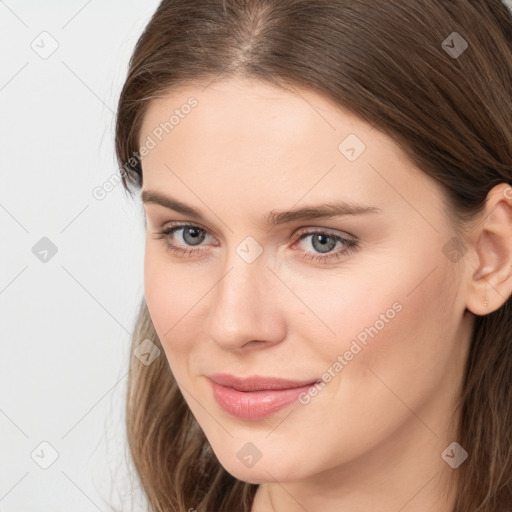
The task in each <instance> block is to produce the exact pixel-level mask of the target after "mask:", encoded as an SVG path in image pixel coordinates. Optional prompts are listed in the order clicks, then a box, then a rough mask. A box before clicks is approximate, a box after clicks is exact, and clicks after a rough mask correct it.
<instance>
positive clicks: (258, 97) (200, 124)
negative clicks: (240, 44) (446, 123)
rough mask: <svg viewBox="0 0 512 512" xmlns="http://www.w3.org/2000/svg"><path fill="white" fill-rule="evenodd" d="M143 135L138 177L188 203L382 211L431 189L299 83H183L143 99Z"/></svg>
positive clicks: (388, 143)
mask: <svg viewBox="0 0 512 512" xmlns="http://www.w3.org/2000/svg"><path fill="white" fill-rule="evenodd" d="M191 105H193V106H191ZM148 138H151V139H153V140H154V142H155V145H154V147H153V148H152V149H151V150H150V151H149V153H148V154H147V155H146V156H145V157H144V158H143V160H142V167H143V175H144V182H145V183H147V184H148V187H150V188H152V189H155V188H157V189H160V190H164V191H165V190H168V191H171V190H175V189H176V188H179V190H180V194H181V193H183V194H185V195H187V196H188V197H189V198H190V199H191V200H192V201H193V202H195V203H196V204H198V203H197V197H200V194H199V193H201V194H203V195H204V197H211V196H212V193H213V192H215V191H218V192H219V194H217V195H218V196H219V198H220V199H221V200H226V199H228V197H227V195H229V194H230V193H231V195H232V197H229V200H230V201H234V202H235V203H238V205H239V206H240V207H242V208H249V207H250V204H251V199H252V198H253V196H254V195H255V194H256V195H257V196H258V201H257V202H256V203H253V206H255V207H257V208H259V210H261V207H263V206H264V205H265V204H268V206H269V208H268V210H271V209H272V207H274V206H275V205H276V204H280V205H283V206H291V204H295V203H296V202H297V201H301V202H302V203H304V204H307V203H308V202H309V201H311V202H317V201H320V200H322V201H323V200H326V199H327V200H335V199H336V200H337V199H344V200H347V201H355V202H357V201H360V202H362V203H366V204H368V203H369V202H373V204H374V205H375V206H377V207H380V208H386V206H390V205H391V204H393V203H396V202H397V200H400V199H399V198H400V196H402V197H403V196H408V201H409V202H412V203H415V204H416V203H421V202H422V200H423V199H424V198H425V197H426V198H427V199H428V196H429V193H430V194H434V195H438V190H437V189H436V188H435V186H434V182H433V180H431V179H430V178H429V177H428V176H427V175H426V174H424V173H423V172H421V171H420V170H419V169H417V168H415V167H414V165H413V164H412V162H410V161H409V160H408V159H407V157H406V156H405V154H404V153H403V151H402V150H401V149H400V148H399V146H398V145H397V144H396V143H394V141H393V140H392V139H391V138H390V137H388V136H387V135H386V134H384V133H383V132H381V131H379V130H378V129H376V128H374V127H373V126H371V125H370V124H368V123H366V122H364V121H363V120H361V119H360V118H358V117H357V116H355V115H354V114H353V113H351V112H350V111H348V110H346V109H344V108H342V107H340V106H339V105H337V104H335V103H333V102H332V101H330V100H329V99H327V98H325V97H324V96H322V95H320V94H317V93H315V92H312V91H309V90H305V89H300V88H294V89H293V90H285V89H282V88H278V87H275V86H272V85H269V84H264V83H261V82H257V81H247V80H235V79H231V80H223V81H214V82H213V83H210V84H209V85H208V86H207V87H205V85H204V84H200V83H197V84H190V85H188V86H182V87H180V88H178V89H174V90H172V91H170V92H168V93H167V94H166V95H165V96H163V97H162V98H159V99H155V100H153V101H152V102H151V103H150V105H149V108H148V109H147V112H146V115H145V118H144V121H143V125H142V129H141V131H140V137H139V143H140V145H144V144H145V142H146V141H147V140H148ZM187 189H188V190H187ZM194 193H195V195H196V198H194ZM173 195H175V194H173ZM429 200H431V198H430V199H429ZM283 201H284V202H285V203H286V204H283ZM402 202H404V200H403V199H402ZM402 206H403V205H402ZM409 208H410V205H409Z"/></svg>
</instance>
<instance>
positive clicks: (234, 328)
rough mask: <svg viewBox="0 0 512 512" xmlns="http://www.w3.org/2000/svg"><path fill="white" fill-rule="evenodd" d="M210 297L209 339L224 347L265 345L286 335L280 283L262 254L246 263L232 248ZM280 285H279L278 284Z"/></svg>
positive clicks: (282, 287) (227, 348) (237, 347)
mask: <svg viewBox="0 0 512 512" xmlns="http://www.w3.org/2000/svg"><path fill="white" fill-rule="evenodd" d="M231 256H232V257H230V258H228V260H227V262H226V266H225V267H224V268H223V270H224V272H223V276H224V277H223V278H222V279H221V280H220V281H219V282H218V283H217V285H216V286H215V288H214V290H212V296H211V301H212V302H211V304H212V306H211V312H210V316H209V324H208V329H209V335H210V338H211V339H212V340H213V341H214V342H215V343H216V344H217V345H218V346H219V347H222V348H223V349H225V350H238V349H241V348H246V347H248V346H249V345H250V346H251V347H253V348H258V347H261V348H263V347H269V346H271V345H274V344H276V343H279V342H280V341H282V340H283V339H284V338H285V336H286V322H285V314H284V311H283V304H284V301H283V298H284V295H283V293H284V291H285V290H284V288H285V287H284V286H283V284H282V283H281V282H280V281H279V279H277V278H276V277H275V275H274V273H273V272H272V271H271V270H270V269H269V268H268V267H267V263H266V260H265V258H264V257H263V255H261V256H260V257H259V258H257V259H256V260H255V261H253V262H252V263H247V262H246V261H244V260H243V259H242V258H241V257H239V256H238V254H236V252H235V251H234V250H233V252H232V255H231ZM279 285H280V286H279Z"/></svg>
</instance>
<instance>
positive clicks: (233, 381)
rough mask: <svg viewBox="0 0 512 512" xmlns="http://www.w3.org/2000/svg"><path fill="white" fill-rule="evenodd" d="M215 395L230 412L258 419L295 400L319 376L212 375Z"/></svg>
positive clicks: (211, 382) (217, 400)
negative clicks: (288, 377)
mask: <svg viewBox="0 0 512 512" xmlns="http://www.w3.org/2000/svg"><path fill="white" fill-rule="evenodd" d="M209 382H210V385H211V389H212V394H213V398H214V399H215V401H216V402H217V404H218V405H219V406H220V407H221V408H222V409H223V410H224V411H225V412H227V413H228V414H230V415H231V416H234V417H236V418H240V419H244V420H259V419H263V418H266V417H268V416H271V415H272V414H274V413H276V412H277V411H279V410H281V409H283V408H284V407H286V406H288V405H291V404H292V403H293V402H296V401H297V399H298V397H299V395H300V394H301V393H305V392H307V391H308V389H309V388H310V386H312V385H313V384H315V383H316V382H320V381H319V380H318V379H315V380H307V381H297V380H288V379H277V378H273V377H249V378H245V379H242V378H240V377H235V376H233V375H226V374H216V375H210V376H209Z"/></svg>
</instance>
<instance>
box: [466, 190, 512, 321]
mask: <svg viewBox="0 0 512 512" xmlns="http://www.w3.org/2000/svg"><path fill="white" fill-rule="evenodd" d="M468 237H469V244H470V246H469V247H468V254H467V259H466V263H467V265H468V269H467V270H468V274H469V276H470V277H469V279H468V289H467V295H466V308H467V309H468V310H469V311H471V312H472V313H474V314H475V315H487V314H488V313H492V312H493V311H495V310H497V309H499V308H500V307H501V306H502V305H503V304H504V303H505V302H506V301H507V299H508V298H509V297H510V296H511V295H512V186H510V185H508V184H507V183H500V184H499V185H496V186H495V187H493V188H492V189H491V190H490V191H489V193H488V194H487V198H486V204H485V208H484V210H483V212H482V214H481V216H480V218H479V220H478V223H477V225H476V227H474V228H473V230H472V231H471V233H470V235H469V236H468Z"/></svg>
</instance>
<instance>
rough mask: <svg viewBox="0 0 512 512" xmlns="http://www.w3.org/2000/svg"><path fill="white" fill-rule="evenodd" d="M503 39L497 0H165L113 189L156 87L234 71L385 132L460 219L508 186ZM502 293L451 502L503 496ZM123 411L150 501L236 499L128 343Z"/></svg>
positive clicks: (480, 337) (476, 507) (127, 186)
mask: <svg viewBox="0 0 512 512" xmlns="http://www.w3.org/2000/svg"><path fill="white" fill-rule="evenodd" d="M454 32H457V34H458V35H459V36H460V37H461V38H463V39H464V40H465V41H466V42H467V45H468V47H467V48H466V50H465V51H464V52H463V53H462V54H460V55H454V54H450V52H449V51H447V50H448V48H447V46H449V47H452V48H453V47H454V44H453V42H451V41H453V37H456V36H454V35H453V33H454ZM449 36H450V37H452V39H451V40H450V39H447V38H449ZM444 41H450V44H447V43H443V42H444ZM459 41H460V39H459ZM511 46H512V19H511V17H510V14H509V12H508V11H507V8H506V7H505V6H504V5H503V4H502V3H501V2H500V1H499V0H279V1H277V0H164V1H162V2H161V3H160V4H159V6H158V8H157V10H156V12H155V13H154V15H153V16H152V18H151V19H150V21H149V22H148V24H147V25H146V27H145V29H144V31H143V33H142V35H141V36H140V38H139V40H138V42H137V44H136V46H135V49H134V52H133V55H132V57H131V60H130V62H129V69H128V73H127V78H126V81H125V83H124V87H123V89H122V92H121V95H120V98H119V104H118V111H117V120H116V134H115V144H116V156H117V160H118V164H119V169H120V174H121V179H122V185H123V188H124V190H125V192H129V193H130V195H131V194H132V193H133V191H134V190H137V189H140V187H141V186H142V178H143V172H142V171H143V169H142V157H141V155H139V147H138V144H139V143H138V137H139V134H140V128H141V123H142V120H143V118H144V115H145V113H146V111H147V108H148V105H149V104H150V102H151V101H152V100H153V99H154V98H157V97H161V96H163V95H165V94H166V93H168V92H170V91H171V90H172V89H173V88H175V87H177V86H181V85H186V84H187V83H192V82H194V81H197V80H204V81H207V80H209V79H211V80H213V79H215V78H218V77H230V76H233V77H234V76H241V77H248V78H252V79H258V80H261V81H264V82H267V83H269V84H272V85H276V86H279V87H283V88H290V87H292V88H293V86H300V87H305V88H308V89H309V90H312V91H314V92H317V93H319V94H322V95H324V96H325V97H327V98H329V99H332V100H334V101H335V102H337V103H338V104H339V105H340V106H342V107H344V108H346V109H348V110H349V111H351V112H353V113H354V114H356V115H357V116H359V117H360V118H361V119H362V120H364V121H366V122H368V123H370V124H371V125H373V126H375V127H377V128H378V129H380V130H382V131H383V132H385V133H386V134H387V135H389V136H390V137H391V138H392V139H393V140H394V141H396V143H397V144H399V146H400V147H401V148H402V149H403V151H404V152H405V153H406V154H407V156H408V157H409V158H410V159H411V160H412V161H413V162H414V163H415V164H416V165H417V166H418V167H419V168H420V169H422V170H423V172H425V173H427V174H428V175H429V176H431V177H432V178H434V179H435V180H438V181H439V182H440V183H441V184H442V185H443V190H445V191H446V199H445V200H446V206H447V211H448V212H449V215H450V218H451V219H452V220H453V221H454V226H456V227H457V229H458V228H460V229H461V231H463V227H464V222H465V221H467V220H472V219H474V218H475V216H476V215H477V214H479V213H481V211H482V208H483V207H484V206H485V199H486V195H487V193H488V192H489V190H490V189H491V188H492V187H493V186H495V185H497V184H499V183H502V182H506V183H509V184H510V183H512V105H511V103H512V48H511ZM461 236H463V234H462V235H461ZM511 300H512V299H511V297H509V298H508V300H507V301H506V302H505V303H504V304H503V306H502V307H501V308H499V309H498V310H496V311H494V312H492V313H490V314H488V315H485V316H476V317H475V324H474V331H473V334H472V339H471V346H470V352H469V355H468V359H467V363H466V369H465V375H464V379H463V382H462V383H461V393H460V402H459V406H458V409H457V411H456V412H457V414H458V415H459V416H460V421H459V423H458V424H459V427H458V428H459V432H458V437H457V440H458V442H459V443H460V444H461V445H462V446H463V447H465V448H466V449H467V451H468V452H469V458H468V459H467V460H466V461H465V462H464V464H463V465H462V466H460V467H459V468H458V470H457V471H458V473H457V474H458V476H459V478H458V483H457V499H456V504H455V507H454V509H453V512H496V511H498V510H499V511H500V512H501V511H504V510H510V506H511V505H512V481H511V477H512V452H511V447H512V443H511V433H512V427H511V425H512V403H511V400H510V390H511V389H512V371H511V367H512V351H511V347H512V306H511ZM148 338H149V339H150V340H152V341H153V343H155V344H156V345H157V346H158V347H160V348H162V347H161V344H160V340H159V339H158V335H157V333H156V332H155V328H154V325H153V323H152V321H151V317H150V314H149V312H148V309H147V306H146V303H145V300H144V299H143V300H142V303H141V306H140V311H139V313H138V318H137V320H136V323H135V329H134V334H133V340H132V352H133V350H134V349H135V347H136V346H137V345H138V344H139V343H141V342H142V341H143V340H145V339H148ZM126 408H127V409H126V412H127V425H126V426H127V436H128V445H129V450H130V455H131V457H132V459H133V462H134V467H135V468H136V473H137V476H138V478H139V479H140V483H141V485H142V487H143V490H144V494H145V496H146V497H147V500H148V503H149V506H150V507H151V510H152V511H154V512H188V511H190V510H195V511H198V512H219V511H223V512H249V511H250V509H251V506H252V502H253V498H254V494H255V492H256V490H257V487H258V485H256V484H251V483H247V482H243V481H240V480H238V479H236V478H234V477H233V476H232V475H231V474H229V473H228V472H227V471H226V470H225V469H224V468H223V467H222V466H221V464H220V463H219V461H218V460H217V458H216V457H215V455H214V453H213V451H212V449H211V446H210V445H209V443H208V440H207V439H206V437H205V435H204V433H203V431H202V429H201V428H200V426H199V425H198V423H197V422H196V420H195V418H194V417H193V415H192V413H191V411H190V409H189V407H188V406H187V404H186V402H185V400H184V398H183V396H182V394H181V392H180V390H179V388H178V385H177V383H176V380H175V379H174V377H173V374H172V372H171V369H170V367H169V364H168V362H167V360H166V358H165V357H159V358H157V359H156V360H155V361H154V362H153V363H152V364H151V365H149V366H145V365H142V364H140V361H138V360H136V358H134V357H133V356H132V358H131V362H130V372H129V381H128V391H127V401H126Z"/></svg>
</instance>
